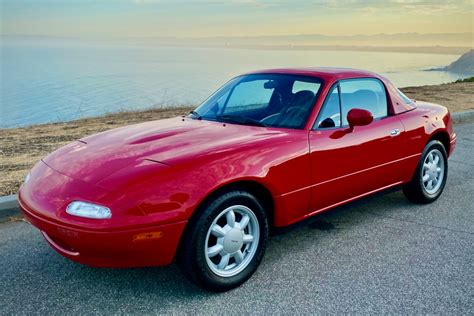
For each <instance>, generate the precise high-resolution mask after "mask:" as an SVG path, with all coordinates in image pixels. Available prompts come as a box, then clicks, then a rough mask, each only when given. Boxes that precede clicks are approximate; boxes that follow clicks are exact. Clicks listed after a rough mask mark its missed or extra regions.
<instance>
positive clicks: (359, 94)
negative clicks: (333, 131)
mask: <svg viewBox="0 0 474 316" xmlns="http://www.w3.org/2000/svg"><path fill="white" fill-rule="evenodd" d="M340 89H341V107H342V124H343V125H347V113H348V112H349V111H350V110H351V109H353V108H359V109H364V110H367V111H370V113H372V115H373V116H374V119H377V118H381V117H385V116H387V114H388V109H387V95H386V93H385V88H384V85H383V84H382V83H381V82H380V81H379V80H377V79H349V80H343V81H341V82H340Z"/></svg>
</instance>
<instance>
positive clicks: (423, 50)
mask: <svg viewBox="0 0 474 316" xmlns="http://www.w3.org/2000/svg"><path fill="white" fill-rule="evenodd" d="M203 47H218V48H230V49H239V48H240V49H256V50H301V51H321V50H325V51H356V52H386V53H420V54H444V55H460V54H463V53H465V52H466V51H468V50H470V49H471V47H447V46H407V47H404V46H344V45H324V46H322V45H260V46H257V45H227V46H203Z"/></svg>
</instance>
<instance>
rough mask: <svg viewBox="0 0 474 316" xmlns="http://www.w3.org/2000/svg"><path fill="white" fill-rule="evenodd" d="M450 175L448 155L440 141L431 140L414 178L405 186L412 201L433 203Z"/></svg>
mask: <svg viewBox="0 0 474 316" xmlns="http://www.w3.org/2000/svg"><path fill="white" fill-rule="evenodd" d="M447 177H448V156H447V154H446V149H445V148H444V146H443V144H442V143H441V142H440V141H437V140H432V141H430V142H429V143H428V144H427V145H426V147H425V149H424V150H423V154H422V156H421V159H420V162H419V163H418V166H417V168H416V171H415V174H414V176H413V179H412V180H411V181H410V183H408V184H407V185H406V186H405V187H404V188H403V193H404V194H405V196H406V197H407V198H408V199H409V200H410V201H412V202H416V203H423V204H426V203H431V202H433V201H435V200H436V199H437V198H438V197H439V196H440V195H441V193H442V192H443V189H444V186H445V184H446V180H447Z"/></svg>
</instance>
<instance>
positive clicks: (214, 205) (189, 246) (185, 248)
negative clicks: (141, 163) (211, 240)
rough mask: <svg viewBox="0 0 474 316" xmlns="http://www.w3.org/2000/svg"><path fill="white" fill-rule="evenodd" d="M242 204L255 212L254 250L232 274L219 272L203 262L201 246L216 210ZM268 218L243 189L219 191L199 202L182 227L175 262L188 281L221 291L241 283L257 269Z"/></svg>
mask: <svg viewBox="0 0 474 316" xmlns="http://www.w3.org/2000/svg"><path fill="white" fill-rule="evenodd" d="M234 205H243V206H245V207H248V208H249V209H250V210H251V211H252V212H253V214H254V215H255V217H256V219H257V221H258V227H259V240H258V243H257V242H255V244H256V245H255V246H254V247H256V251H255V253H254V254H253V257H252V258H251V260H250V262H249V263H248V265H247V266H246V267H245V268H244V269H243V270H242V271H241V272H239V273H238V274H236V275H234V276H226V277H223V276H219V275H217V274H216V273H214V272H213V271H212V270H211V268H210V267H209V265H208V263H207V261H206V260H207V259H206V258H207V256H206V255H205V251H204V250H205V249H206V247H207V246H208V245H207V244H206V243H207V238H208V231H209V228H210V227H211V224H212V223H213V221H214V219H216V218H217V217H218V216H219V214H222V212H223V211H224V210H226V209H227V208H228V207H230V206H234ZM268 231H269V226H268V218H267V215H266V213H265V210H264V208H263V206H262V204H261V203H260V201H259V200H258V199H257V198H255V197H254V196H253V195H252V194H250V193H248V192H246V191H239V190H232V191H227V192H224V193H222V194H221V195H219V196H217V197H216V198H213V199H212V200H210V201H208V203H206V204H205V205H203V206H202V207H201V208H200V209H199V210H198V213H197V214H195V216H193V218H192V219H191V220H190V222H189V223H188V225H187V227H186V231H185V232H184V235H183V238H182V240H181V245H180V249H179V251H178V255H177V263H178V266H179V267H180V268H181V270H182V271H183V273H184V274H185V275H186V277H187V278H188V279H190V280H191V281H192V282H194V283H195V284H197V285H198V286H200V287H201V288H204V289H206V290H209V291H214V292H224V291H228V290H231V289H233V288H235V287H237V286H239V285H241V284H242V283H244V282H245V281H246V280H247V279H248V278H250V277H251V276H252V274H253V273H254V272H255V271H256V270H257V267H258V266H259V264H260V262H261V260H262V258H263V255H264V253H265V248H266V244H267V240H268Z"/></svg>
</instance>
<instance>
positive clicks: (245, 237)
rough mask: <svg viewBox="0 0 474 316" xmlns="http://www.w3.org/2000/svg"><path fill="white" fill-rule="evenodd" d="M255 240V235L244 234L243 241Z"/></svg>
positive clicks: (245, 242) (246, 242)
mask: <svg viewBox="0 0 474 316" xmlns="http://www.w3.org/2000/svg"><path fill="white" fill-rule="evenodd" d="M252 241H253V236H252V235H244V238H243V242H244V244H248V243H251V242H252Z"/></svg>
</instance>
